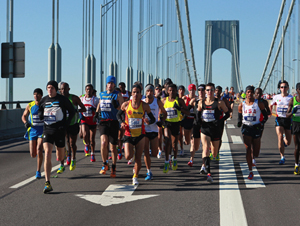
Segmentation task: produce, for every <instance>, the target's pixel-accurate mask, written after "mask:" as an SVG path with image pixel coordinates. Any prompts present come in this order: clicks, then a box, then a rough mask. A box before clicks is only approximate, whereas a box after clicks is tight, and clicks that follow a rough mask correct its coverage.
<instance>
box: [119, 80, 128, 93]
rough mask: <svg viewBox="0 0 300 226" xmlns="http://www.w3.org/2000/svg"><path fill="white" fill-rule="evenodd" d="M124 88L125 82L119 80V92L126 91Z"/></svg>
mask: <svg viewBox="0 0 300 226" xmlns="http://www.w3.org/2000/svg"><path fill="white" fill-rule="evenodd" d="M125 88H126V85H125V83H124V82H120V83H119V89H120V90H121V93H125V92H126V90H125Z"/></svg>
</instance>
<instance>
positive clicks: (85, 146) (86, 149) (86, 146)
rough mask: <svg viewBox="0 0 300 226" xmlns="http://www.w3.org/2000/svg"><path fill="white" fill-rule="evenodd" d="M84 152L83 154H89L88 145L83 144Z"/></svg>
mask: <svg viewBox="0 0 300 226" xmlns="http://www.w3.org/2000/svg"><path fill="white" fill-rule="evenodd" d="M84 153H85V156H89V155H90V149H89V145H84Z"/></svg>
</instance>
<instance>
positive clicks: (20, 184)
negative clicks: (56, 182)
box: [9, 163, 66, 188]
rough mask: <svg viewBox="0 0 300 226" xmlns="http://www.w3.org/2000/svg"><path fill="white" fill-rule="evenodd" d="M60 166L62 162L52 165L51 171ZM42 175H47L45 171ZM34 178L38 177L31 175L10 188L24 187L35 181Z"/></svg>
mask: <svg viewBox="0 0 300 226" xmlns="http://www.w3.org/2000/svg"><path fill="white" fill-rule="evenodd" d="M65 165H66V163H65ZM59 167H60V164H59V165H57V166H54V167H52V171H51V172H53V171H55V170H57V169H58V168H59ZM41 175H42V177H43V176H45V172H42V173H41ZM34 180H37V179H36V178H35V176H33V177H30V178H28V179H26V180H24V181H22V182H20V183H18V184H16V185H13V186H11V187H9V188H19V187H22V186H24V185H25V184H28V183H30V182H31V181H34Z"/></svg>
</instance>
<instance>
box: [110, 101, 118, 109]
mask: <svg viewBox="0 0 300 226" xmlns="http://www.w3.org/2000/svg"><path fill="white" fill-rule="evenodd" d="M111 104H112V106H114V108H118V106H119V102H117V100H115V99H112V100H111Z"/></svg>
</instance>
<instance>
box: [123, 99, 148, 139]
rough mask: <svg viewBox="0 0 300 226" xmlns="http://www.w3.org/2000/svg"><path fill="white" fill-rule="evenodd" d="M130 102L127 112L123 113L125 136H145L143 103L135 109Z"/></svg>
mask: <svg viewBox="0 0 300 226" xmlns="http://www.w3.org/2000/svg"><path fill="white" fill-rule="evenodd" d="M131 103H132V100H130V101H129V104H128V107H127V110H126V112H125V124H126V127H125V134H124V135H125V136H130V137H138V136H140V135H142V134H145V125H144V123H143V119H144V115H145V111H144V108H143V101H141V103H140V106H139V107H138V108H137V109H135V108H134V107H132V105H131Z"/></svg>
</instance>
